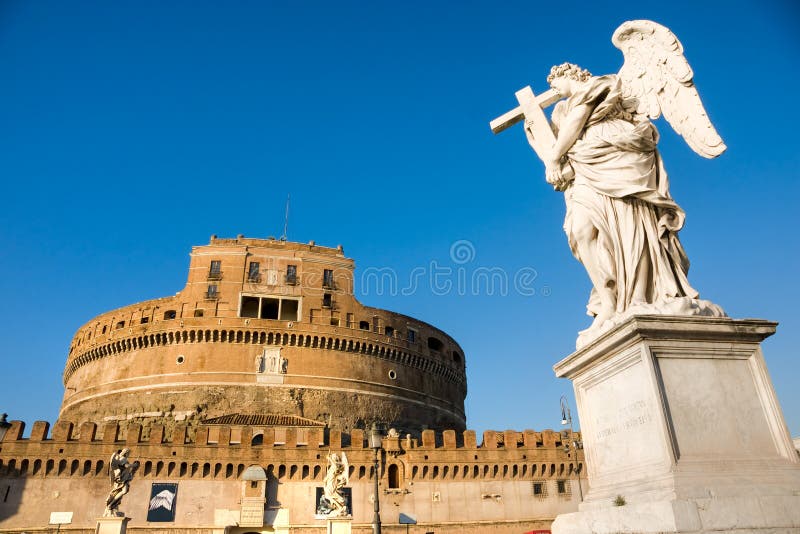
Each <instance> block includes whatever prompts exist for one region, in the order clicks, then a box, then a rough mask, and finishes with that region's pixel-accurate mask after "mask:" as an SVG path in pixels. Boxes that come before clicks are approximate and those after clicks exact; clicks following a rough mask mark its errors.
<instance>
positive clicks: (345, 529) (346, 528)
mask: <svg viewBox="0 0 800 534" xmlns="http://www.w3.org/2000/svg"><path fill="white" fill-rule="evenodd" d="M327 524H328V528H327V534H350V533H351V532H352V531H353V520H352V519H328V521H327Z"/></svg>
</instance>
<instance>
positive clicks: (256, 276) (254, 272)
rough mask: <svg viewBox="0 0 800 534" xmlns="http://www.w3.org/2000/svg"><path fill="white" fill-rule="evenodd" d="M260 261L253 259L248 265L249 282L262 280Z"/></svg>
mask: <svg viewBox="0 0 800 534" xmlns="http://www.w3.org/2000/svg"><path fill="white" fill-rule="evenodd" d="M258 268H259V265H258V262H257V261H251V262H250V265H249V266H248V267H247V281H248V282H260V281H261V274H260V273H259V272H258Z"/></svg>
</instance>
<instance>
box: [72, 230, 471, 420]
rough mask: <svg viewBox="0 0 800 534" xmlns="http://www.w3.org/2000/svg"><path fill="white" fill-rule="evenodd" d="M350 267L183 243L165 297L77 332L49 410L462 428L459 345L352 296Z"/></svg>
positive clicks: (275, 248)
mask: <svg viewBox="0 0 800 534" xmlns="http://www.w3.org/2000/svg"><path fill="white" fill-rule="evenodd" d="M353 269H354V263H353V260H352V259H349V258H346V257H345V256H344V253H343V251H342V248H341V247H338V248H335V249H333V248H327V247H321V246H317V245H315V244H314V243H313V242H311V243H309V244H300V243H291V242H286V241H278V240H274V239H251V238H244V237H242V236H239V237H238V238H236V239H219V238H217V237H216V236H212V238H211V242H210V244H209V245H206V246H199V247H193V249H192V253H191V262H190V267H189V277H188V281H187V284H186V287H185V288H184V289H183V290H182V291H180V292H179V293H177V294H176V295H175V296H174V297H167V298H162V299H155V300H149V301H145V302H140V303H138V304H133V305H130V306H126V307H124V308H119V309H117V310H113V311H110V312H107V313H104V314H102V315H100V316H98V317H95V318H94V319H92V320H91V321H89V322H88V323H86V324H85V325H84V326H83V327H81V328H80V329H79V330H78V332H77V333H76V335H75V337H74V338H73V341H72V344H71V345H70V351H69V357H68V359H67V364H66V368H65V370H64V386H65V394H64V400H63V403H62V406H61V413H60V415H59V418H60V419H63V420H77V421H96V422H98V423H101V422H105V421H109V420H138V421H141V422H142V423H144V424H145V425H148V424H150V423H154V422H157V423H160V424H165V425H166V426H167V427H169V426H172V425H173V424H174V423H175V422H176V421H184V422H188V423H190V424H192V423H196V422H200V421H213V420H214V419H217V418H222V419H225V418H228V419H230V418H231V417H242V416H244V417H248V416H255V415H258V414H262V415H263V414H274V415H279V416H293V418H294V419H295V421H296V422H300V421H302V420H303V419H305V420H308V421H306V423H307V424H309V425H317V424H320V423H323V424H326V425H328V426H330V427H332V428H340V429H343V430H350V429H353V428H359V427H364V426H365V425H367V424H369V423H370V422H372V421H381V422H384V423H388V424H390V425H391V426H395V427H397V428H401V429H404V430H406V431H409V432H413V433H417V432H419V431H420V430H423V429H425V428H430V429H437V430H444V429H457V430H463V429H464V428H465V416H464V398H465V396H466V390H467V384H466V374H465V361H464V354H463V351H462V350H461V348H460V347H459V346H458V344H457V343H456V342H455V341H454V340H453V339H452V338H450V337H449V336H448V335H447V334H445V333H444V332H442V331H441V330H438V329H436V328H434V327H432V326H431V325H428V324H427V323H424V322H422V321H418V320H416V319H413V318H411V317H408V316H405V315H401V314H397V313H392V312H389V311H385V310H379V309H376V308H370V307H367V306H363V305H362V304H361V303H359V302H358V301H357V300H356V299H355V297H354V296H353ZM300 418H303V419H300Z"/></svg>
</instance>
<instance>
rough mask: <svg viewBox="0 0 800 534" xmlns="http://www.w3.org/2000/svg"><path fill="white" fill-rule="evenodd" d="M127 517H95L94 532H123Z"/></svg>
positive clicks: (104, 533)
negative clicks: (95, 525)
mask: <svg viewBox="0 0 800 534" xmlns="http://www.w3.org/2000/svg"><path fill="white" fill-rule="evenodd" d="M128 521H130V518H129V517H100V518H98V519H97V527H96V528H95V531H94V532H95V534H125V532H126V531H127V526H128Z"/></svg>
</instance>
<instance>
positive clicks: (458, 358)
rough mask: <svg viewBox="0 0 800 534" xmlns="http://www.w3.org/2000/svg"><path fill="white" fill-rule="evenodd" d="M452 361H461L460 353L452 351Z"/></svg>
mask: <svg viewBox="0 0 800 534" xmlns="http://www.w3.org/2000/svg"><path fill="white" fill-rule="evenodd" d="M453 361H454V362H456V363H461V355H460V354H459V353H458V352H456V351H453Z"/></svg>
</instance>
